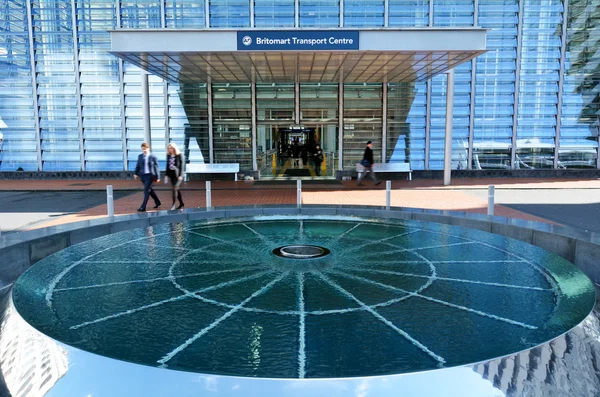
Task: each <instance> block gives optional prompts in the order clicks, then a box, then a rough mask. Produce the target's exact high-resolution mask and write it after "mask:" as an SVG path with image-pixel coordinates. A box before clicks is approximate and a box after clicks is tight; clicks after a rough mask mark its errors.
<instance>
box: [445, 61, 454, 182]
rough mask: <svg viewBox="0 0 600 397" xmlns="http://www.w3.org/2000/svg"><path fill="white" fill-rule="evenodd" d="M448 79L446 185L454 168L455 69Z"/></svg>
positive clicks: (449, 73) (451, 70)
mask: <svg viewBox="0 0 600 397" xmlns="http://www.w3.org/2000/svg"><path fill="white" fill-rule="evenodd" d="M447 76H448V78H447V80H446V140H445V142H444V186H448V185H450V172H451V170H452V116H453V109H454V69H450V70H449V71H448V74H447Z"/></svg>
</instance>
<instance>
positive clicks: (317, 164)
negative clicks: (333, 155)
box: [315, 161, 321, 176]
mask: <svg viewBox="0 0 600 397" xmlns="http://www.w3.org/2000/svg"><path fill="white" fill-rule="evenodd" d="M315 174H316V175H317V176H321V162H320V161H315Z"/></svg>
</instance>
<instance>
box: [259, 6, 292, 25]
mask: <svg viewBox="0 0 600 397" xmlns="http://www.w3.org/2000/svg"><path fill="white" fill-rule="evenodd" d="M294 23H295V22H294V0H254V26H256V27H266V28H271V27H293V26H294Z"/></svg>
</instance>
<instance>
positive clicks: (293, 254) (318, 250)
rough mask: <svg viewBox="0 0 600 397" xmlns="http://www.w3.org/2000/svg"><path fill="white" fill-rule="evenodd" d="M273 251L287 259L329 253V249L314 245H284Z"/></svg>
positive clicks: (310, 257) (313, 256)
mask: <svg viewBox="0 0 600 397" xmlns="http://www.w3.org/2000/svg"><path fill="white" fill-rule="evenodd" d="M273 253H274V254H275V255H277V256H279V257H282V258H287V259H315V258H321V257H323V256H326V255H329V254H330V253H331V251H330V250H328V249H327V248H324V247H319V246H316V245H285V246H283V247H279V248H275V249H274V250H273Z"/></svg>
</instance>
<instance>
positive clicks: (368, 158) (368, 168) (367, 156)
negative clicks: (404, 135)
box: [358, 141, 381, 186]
mask: <svg viewBox="0 0 600 397" xmlns="http://www.w3.org/2000/svg"><path fill="white" fill-rule="evenodd" d="M360 165H362V166H363V167H364V170H363V172H359V174H358V186H362V185H363V184H362V183H360V182H361V181H362V179H363V178H364V177H365V175H367V172H369V173H371V179H373V182H375V185H379V184H380V183H381V182H380V181H378V180H377V178H376V177H375V173H374V172H373V142H371V141H368V142H367V147H366V148H365V153H364V154H363V159H362V160H361V162H360Z"/></svg>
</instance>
